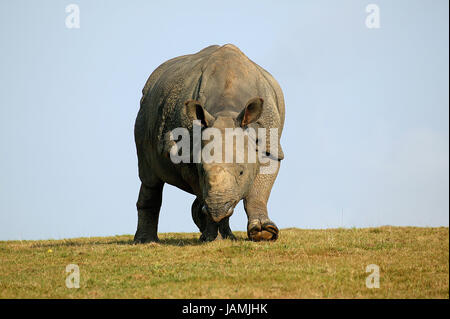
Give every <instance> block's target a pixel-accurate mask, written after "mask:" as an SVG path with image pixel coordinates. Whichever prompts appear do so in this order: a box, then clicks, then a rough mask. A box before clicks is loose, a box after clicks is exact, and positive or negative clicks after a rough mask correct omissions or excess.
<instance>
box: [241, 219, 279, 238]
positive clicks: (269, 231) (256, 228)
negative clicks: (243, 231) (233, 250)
mask: <svg viewBox="0 0 450 319" xmlns="http://www.w3.org/2000/svg"><path fill="white" fill-rule="evenodd" d="M278 233H279V230H278V227H277V225H275V223H274V222H273V221H271V220H269V219H253V220H250V221H249V222H248V225H247V236H248V238H249V239H250V240H252V241H261V240H277V238H278Z"/></svg>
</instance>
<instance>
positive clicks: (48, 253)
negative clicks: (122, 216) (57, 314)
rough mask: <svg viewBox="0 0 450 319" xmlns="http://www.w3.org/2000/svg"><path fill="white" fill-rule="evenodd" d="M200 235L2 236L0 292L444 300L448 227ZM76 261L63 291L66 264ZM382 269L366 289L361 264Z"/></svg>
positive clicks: (20, 294)
mask: <svg viewBox="0 0 450 319" xmlns="http://www.w3.org/2000/svg"><path fill="white" fill-rule="evenodd" d="M235 234H236V235H237V237H238V240H237V241H235V242H233V241H229V240H219V241H215V242H212V243H200V242H199V241H198V237H199V234H198V233H192V234H190V233H167V234H160V235H159V236H160V239H161V243H158V244H145V245H133V244H132V239H133V238H132V236H128V235H127V236H115V237H105V238H78V239H68V240H43V241H3V242H0V298H449V232H448V227H440V228H416V227H380V228H367V229H328V230H303V229H295V228H291V229H283V230H281V236H280V238H279V240H278V241H276V242H273V243H272V242H259V243H255V242H250V241H248V240H246V234H245V233H243V232H236V233H235ZM68 264H77V265H78V266H79V268H80V277H81V280H80V288H79V289H68V288H66V286H65V279H66V276H67V275H68V274H67V273H66V272H65V268H66V265H68ZM369 264H376V265H378V266H379V267H380V288H378V289H376V288H375V289H368V288H366V285H365V282H366V277H367V276H368V275H369V273H366V272H365V270H366V266H367V265H369Z"/></svg>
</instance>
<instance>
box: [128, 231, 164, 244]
mask: <svg viewBox="0 0 450 319" xmlns="http://www.w3.org/2000/svg"><path fill="white" fill-rule="evenodd" d="M133 242H134V243H135V244H145V243H157V242H159V238H158V236H150V235H149V234H145V233H140V232H139V231H138V232H136V235H134V240H133Z"/></svg>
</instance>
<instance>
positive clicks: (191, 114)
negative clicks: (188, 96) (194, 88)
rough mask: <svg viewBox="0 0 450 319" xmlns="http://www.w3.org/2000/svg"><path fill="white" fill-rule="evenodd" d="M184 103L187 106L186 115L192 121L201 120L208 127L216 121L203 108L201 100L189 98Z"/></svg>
mask: <svg viewBox="0 0 450 319" xmlns="http://www.w3.org/2000/svg"><path fill="white" fill-rule="evenodd" d="M184 105H185V106H186V115H187V116H188V118H189V119H190V120H191V121H194V120H199V121H200V122H201V123H202V125H203V126H204V127H208V126H209V125H211V124H212V122H214V117H213V116H212V115H211V114H209V113H208V111H206V110H205V109H204V108H203V106H202V105H201V104H200V102H198V101H195V100H187V101H186V102H184Z"/></svg>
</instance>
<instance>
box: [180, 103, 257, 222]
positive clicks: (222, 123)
mask: <svg viewBox="0 0 450 319" xmlns="http://www.w3.org/2000/svg"><path fill="white" fill-rule="evenodd" d="M263 103H264V101H263V99H261V98H259V97H257V98H253V99H251V100H250V101H248V102H247V104H246V105H245V107H244V109H243V110H242V111H241V112H240V113H237V112H230V111H226V112H220V113H217V114H215V116H212V115H211V114H209V113H208V111H206V110H205V109H204V108H203V106H202V105H201V104H200V103H199V102H197V101H193V100H190V101H187V102H186V103H185V105H186V113H187V115H188V117H189V118H190V119H191V120H199V121H200V122H201V124H202V130H203V131H202V135H203V139H205V133H206V137H210V139H206V140H203V139H202V159H201V161H200V163H198V164H197V169H198V177H199V182H200V188H201V190H202V197H203V198H202V199H203V202H204V206H203V209H202V211H203V212H204V213H206V214H209V215H210V216H211V218H212V219H213V220H214V221H216V222H219V221H220V220H222V219H223V218H226V217H228V216H231V214H233V210H234V208H235V206H236V205H237V203H238V202H239V201H240V200H241V199H242V198H244V197H245V196H246V195H247V194H248V193H249V191H250V188H251V186H252V185H253V181H254V179H255V177H256V175H257V173H258V168H259V164H258V161H257V160H256V161H249V160H248V159H249V156H248V155H249V151H252V145H255V144H250V147H249V143H252V142H251V137H249V136H248V135H245V136H244V137H243V144H242V143H241V144H239V143H238V141H237V140H238V137H237V136H236V137H232V138H231V143H230V138H229V136H228V138H227V131H228V132H230V129H231V130H233V131H235V132H239V131H240V132H243V130H242V129H245V128H247V126H248V125H249V124H251V123H254V122H256V121H257V120H258V119H259V117H260V116H261V113H262V110H263ZM218 132H220V133H218ZM253 142H254V141H253ZM211 143H212V144H211ZM230 151H232V152H230ZM220 153H221V154H220ZM230 154H231V158H230ZM209 155H211V156H209ZM227 156H228V158H227ZM256 158H257V156H256ZM242 159H244V160H243V161H242Z"/></svg>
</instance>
